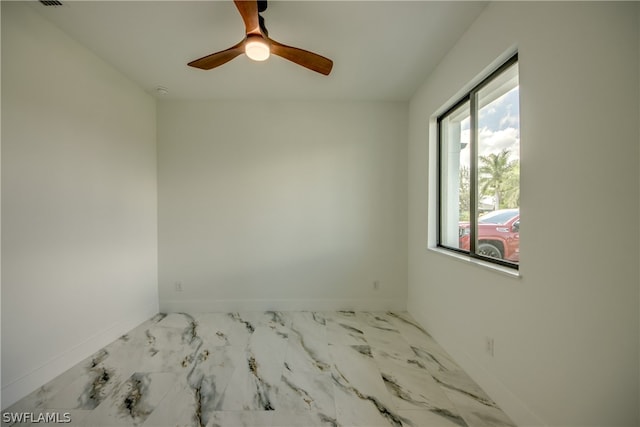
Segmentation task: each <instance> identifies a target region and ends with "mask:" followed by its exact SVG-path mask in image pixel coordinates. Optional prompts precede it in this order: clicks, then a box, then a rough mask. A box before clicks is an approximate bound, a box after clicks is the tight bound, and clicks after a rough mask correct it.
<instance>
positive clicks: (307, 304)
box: [160, 298, 407, 313]
mask: <svg viewBox="0 0 640 427" xmlns="http://www.w3.org/2000/svg"><path fill="white" fill-rule="evenodd" d="M406 308H407V304H406V300H404V299H399V298H397V299H396V298H389V299H335V300H334V299H283V300H262V299H260V300H258V299H256V300H247V299H243V300H162V299H161V300H160V311H161V312H163V313H172V312H185V313H207V312H213V313H227V312H232V311H249V312H255V311H270V310H271V311H336V310H356V311H386V310H395V311H405V310H406Z"/></svg>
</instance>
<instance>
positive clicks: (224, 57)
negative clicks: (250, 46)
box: [187, 40, 245, 70]
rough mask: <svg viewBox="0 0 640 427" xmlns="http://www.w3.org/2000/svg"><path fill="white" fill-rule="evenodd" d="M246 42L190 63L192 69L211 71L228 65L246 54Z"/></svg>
mask: <svg viewBox="0 0 640 427" xmlns="http://www.w3.org/2000/svg"><path fill="white" fill-rule="evenodd" d="M244 42H245V41H244V40H242V41H241V42H240V43H238V44H237V45H235V46H232V47H230V48H229V49H227V50H223V51H220V52H216V53H212V54H211V55H207V56H203V57H202V58H200V59H196V60H195V61H191V62H189V64H187V65H189V66H190V67H195V68H200V69H201V70H210V69H212V68H216V67H219V66H220V65H222V64H226V63H227V62H229V61H231V60H232V59H233V58H235V57H236V56H238V55H242V54H243V53H244Z"/></svg>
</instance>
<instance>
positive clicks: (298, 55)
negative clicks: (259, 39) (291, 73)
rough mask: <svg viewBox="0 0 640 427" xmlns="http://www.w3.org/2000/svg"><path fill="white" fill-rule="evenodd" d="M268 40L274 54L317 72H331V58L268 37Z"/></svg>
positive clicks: (326, 74) (325, 73) (327, 73)
mask: <svg viewBox="0 0 640 427" xmlns="http://www.w3.org/2000/svg"><path fill="white" fill-rule="evenodd" d="M269 42H271V53H273V54H274V55H278V56H280V57H282V58H284V59H288V60H289V61H291V62H295V63H296V64H298V65H302V66H303V67H305V68H308V69H310V70H313V71H315V72H317V73H320V74H324V75H325V76H328V75H329V73H330V72H331V68H333V61H332V60H330V59H328V58H325V57H324V56H320V55H318V54H317V53H313V52H309V51H306V50H302V49H298V48H297V47H291V46H287V45H284V44H281V43H278V42H277V41H275V40H272V39H269Z"/></svg>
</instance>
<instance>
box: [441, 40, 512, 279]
mask: <svg viewBox="0 0 640 427" xmlns="http://www.w3.org/2000/svg"><path fill="white" fill-rule="evenodd" d="M514 64H518V53H517V52H516V53H515V54H513V55H512V56H511V57H509V58H508V59H507V60H506V61H505V62H503V63H502V64H501V65H500V66H499V67H498V68H496V69H495V70H494V71H492V72H491V73H489V75H487V76H486V77H485V78H483V79H482V80H481V81H480V82H479V83H478V84H477V85H475V86H474V87H473V88H471V89H470V90H469V91H467V92H466V93H465V94H464V95H463V96H462V97H461V98H460V99H458V100H457V101H456V102H454V103H453V104H452V105H451V106H450V107H449V108H447V109H446V110H445V111H444V112H443V113H441V114H439V115H438V117H437V119H436V139H437V150H436V157H437V162H436V163H437V167H436V169H437V176H436V192H437V194H436V231H437V239H436V246H437V247H438V248H442V249H446V250H448V251H453V252H456V253H458V254H462V255H465V256H468V257H470V258H472V259H477V260H481V261H486V262H490V263H492V264H498V265H501V266H504V267H509V268H513V269H515V270H519V268H520V264H519V262H518V263H514V262H510V261H506V260H502V259H496V258H491V257H487V256H483V255H480V254H478V253H476V243H477V238H476V237H477V234H478V221H477V218H478V215H477V214H478V209H477V208H478V206H477V202H478V200H477V196H478V175H477V171H478V156H477V154H478V153H477V149H478V117H477V115H478V112H477V111H478V110H477V105H478V103H477V99H478V92H479V91H480V90H481V89H483V88H484V87H485V86H487V85H488V84H490V83H491V82H492V81H493V80H494V79H495V78H497V77H498V76H500V75H501V74H502V73H503V72H504V71H506V70H507V69H509V68H510V67H512V66H513V65H514ZM465 103H469V114H470V117H469V118H470V132H469V151H470V153H469V154H470V165H469V176H470V179H469V193H470V194H469V205H470V206H469V229H470V239H469V251H466V250H463V249H460V248H454V247H451V246H447V245H444V244H442V241H443V240H442V227H441V226H442V224H443V221H442V173H443V167H442V166H443V165H442V157H443V156H442V153H443V147H442V145H443V129H442V126H443V124H442V122H443V120H444V119H445V118H446V117H448V116H449V115H450V114H451V113H453V112H454V111H455V110H456V109H458V108H460V107H461V106H463V105H464V104H465ZM518 185H519V184H518ZM472 218H476V219H475V220H473V221H472V220H471V219H472ZM519 221H520V220H518V222H519Z"/></svg>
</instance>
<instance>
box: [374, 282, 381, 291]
mask: <svg viewBox="0 0 640 427" xmlns="http://www.w3.org/2000/svg"><path fill="white" fill-rule="evenodd" d="M379 289H380V281H379V280H375V281H374V282H373V290H374V291H377V290H379Z"/></svg>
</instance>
